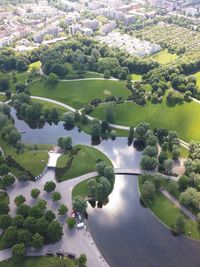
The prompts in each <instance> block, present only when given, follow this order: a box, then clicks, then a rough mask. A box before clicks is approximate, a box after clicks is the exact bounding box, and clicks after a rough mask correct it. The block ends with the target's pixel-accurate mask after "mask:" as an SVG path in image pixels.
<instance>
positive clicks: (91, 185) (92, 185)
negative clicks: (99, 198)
mask: <svg viewBox="0 0 200 267" xmlns="http://www.w3.org/2000/svg"><path fill="white" fill-rule="evenodd" d="M87 186H88V196H89V197H92V198H93V199H95V197H96V190H97V181H96V179H94V178H91V179H89V180H88V181H87Z"/></svg>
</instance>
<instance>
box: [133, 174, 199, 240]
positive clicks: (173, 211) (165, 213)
mask: <svg viewBox="0 0 200 267" xmlns="http://www.w3.org/2000/svg"><path fill="white" fill-rule="evenodd" d="M138 181H139V189H140V192H141V185H142V180H141V177H139V178H138ZM145 204H146V205H147V206H148V208H149V209H150V210H151V211H152V212H153V213H154V214H155V215H156V216H157V217H158V218H159V219H160V220H161V221H162V222H163V223H164V224H166V225H167V227H169V228H170V229H172V227H173V225H174V224H175V222H176V219H177V217H178V216H179V215H181V214H183V213H182V211H181V210H180V209H179V208H177V207H176V206H175V205H174V204H173V203H172V202H171V201H170V200H169V199H168V198H166V197H165V196H164V195H163V194H162V193H161V192H158V193H156V196H155V198H154V200H153V201H152V202H151V203H145ZM189 232H191V234H188V233H189ZM185 235H186V236H190V237H192V238H194V239H200V232H199V231H198V229H197V223H196V222H193V221H191V220H190V219H188V218H186V225H185Z"/></svg>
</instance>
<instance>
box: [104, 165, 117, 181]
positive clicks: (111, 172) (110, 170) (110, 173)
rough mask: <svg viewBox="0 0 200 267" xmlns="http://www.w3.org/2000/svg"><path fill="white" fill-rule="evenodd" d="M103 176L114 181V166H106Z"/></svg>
mask: <svg viewBox="0 0 200 267" xmlns="http://www.w3.org/2000/svg"><path fill="white" fill-rule="evenodd" d="M103 176H105V177H106V178H107V179H108V180H109V181H110V182H113V179H114V178H115V173H114V169H113V167H112V166H106V167H105V169H104V172H103Z"/></svg>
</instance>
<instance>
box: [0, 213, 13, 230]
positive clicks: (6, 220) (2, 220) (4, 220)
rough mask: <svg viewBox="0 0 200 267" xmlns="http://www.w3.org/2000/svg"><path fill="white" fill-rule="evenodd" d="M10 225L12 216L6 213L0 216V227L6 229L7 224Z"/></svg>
mask: <svg viewBox="0 0 200 267" xmlns="http://www.w3.org/2000/svg"><path fill="white" fill-rule="evenodd" d="M11 225H12V217H11V216H10V215H7V214H3V215H1V216H0V228H1V229H3V230H6V229H7V228H8V227H9V226H11Z"/></svg>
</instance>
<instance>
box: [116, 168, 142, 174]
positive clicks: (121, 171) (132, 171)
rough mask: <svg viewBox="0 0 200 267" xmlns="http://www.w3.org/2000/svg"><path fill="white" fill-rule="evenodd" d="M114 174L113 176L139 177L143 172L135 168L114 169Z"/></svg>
mask: <svg viewBox="0 0 200 267" xmlns="http://www.w3.org/2000/svg"><path fill="white" fill-rule="evenodd" d="M114 172H115V174H130V175H140V174H143V173H144V171H143V170H141V169H136V168H133V169H132V168H131V169H123V168H114Z"/></svg>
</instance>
